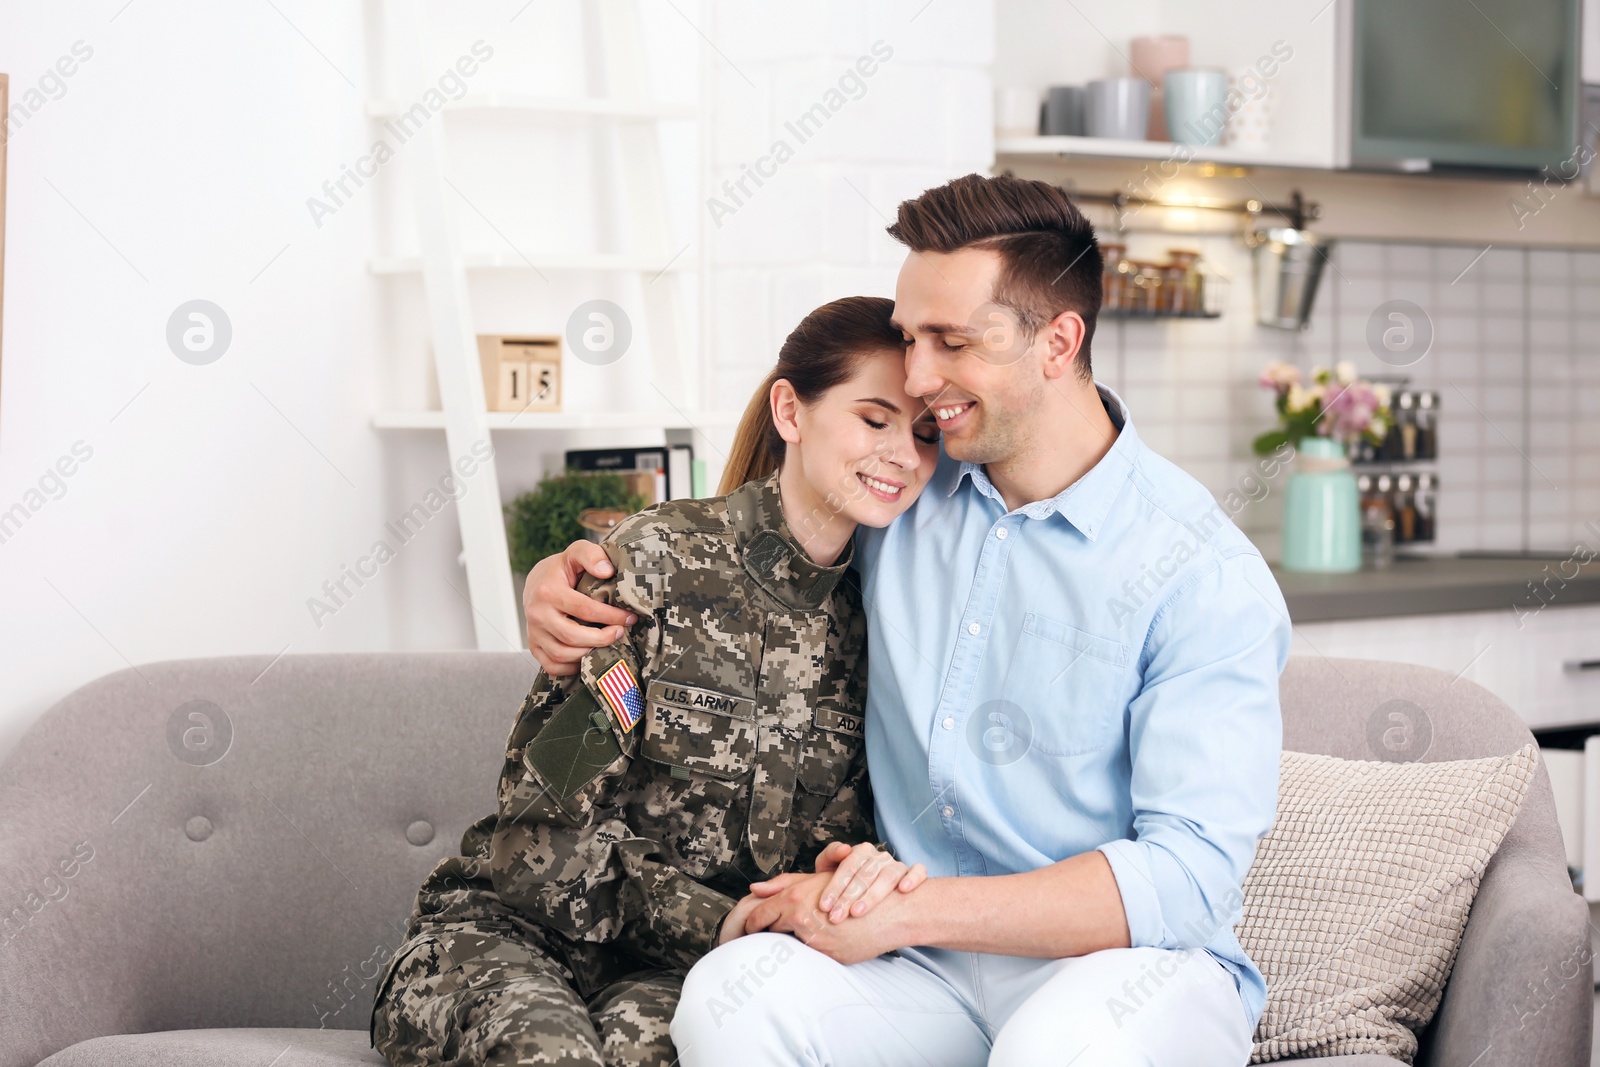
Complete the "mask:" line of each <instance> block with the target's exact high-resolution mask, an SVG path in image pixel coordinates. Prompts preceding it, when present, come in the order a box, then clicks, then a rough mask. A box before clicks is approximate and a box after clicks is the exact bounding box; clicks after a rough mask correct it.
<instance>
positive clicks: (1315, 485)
mask: <svg viewBox="0 0 1600 1067" xmlns="http://www.w3.org/2000/svg"><path fill="white" fill-rule="evenodd" d="M1296 452H1297V453H1298V457H1297V459H1296V461H1295V471H1294V473H1293V474H1291V475H1290V476H1289V484H1288V486H1287V487H1286V488H1285V489H1284V500H1283V569H1284V570H1289V571H1324V572H1337V571H1355V570H1360V569H1361V507H1360V499H1359V496H1358V494H1357V493H1356V476H1355V474H1353V473H1352V472H1351V470H1350V460H1349V458H1348V457H1347V456H1346V455H1345V450H1344V446H1343V445H1342V444H1340V443H1339V442H1338V441H1335V440H1333V439H1332V438H1328V437H1303V438H1301V439H1300V441H1299V443H1298V445H1297V447H1296Z"/></svg>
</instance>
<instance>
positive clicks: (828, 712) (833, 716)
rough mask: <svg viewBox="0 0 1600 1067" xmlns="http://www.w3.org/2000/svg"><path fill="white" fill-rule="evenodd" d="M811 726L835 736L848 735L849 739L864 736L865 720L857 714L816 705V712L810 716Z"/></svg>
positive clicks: (824, 705)
mask: <svg viewBox="0 0 1600 1067" xmlns="http://www.w3.org/2000/svg"><path fill="white" fill-rule="evenodd" d="M811 724H812V725H813V726H815V727H816V728H817V729H819V730H831V731H833V732H834V733H836V734H848V735H849V736H851V737H865V736H866V732H867V731H866V720H865V719H863V718H862V717H861V715H860V714H859V713H852V712H847V711H843V710H841V709H839V708H834V707H829V706H828V705H826V704H818V705H817V710H816V711H815V713H813V714H812V716H811Z"/></svg>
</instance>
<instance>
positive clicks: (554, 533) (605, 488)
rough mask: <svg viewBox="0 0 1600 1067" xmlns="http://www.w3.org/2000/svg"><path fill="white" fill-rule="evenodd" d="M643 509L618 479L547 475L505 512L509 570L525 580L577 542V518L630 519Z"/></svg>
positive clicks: (593, 475) (577, 474)
mask: <svg viewBox="0 0 1600 1067" xmlns="http://www.w3.org/2000/svg"><path fill="white" fill-rule="evenodd" d="M644 506H645V498H644V497H643V496H642V495H640V494H639V493H636V492H633V491H632V490H630V489H629V487H628V483H627V481H626V480H625V479H624V478H623V477H622V475H620V474H596V473H593V472H589V471H565V472H564V473H561V474H555V475H551V476H550V477H548V478H546V479H544V480H543V481H541V482H540V483H539V484H538V485H537V486H535V487H534V488H533V489H532V490H530V491H528V492H526V493H523V494H522V495H521V496H519V497H517V498H516V499H514V500H512V501H511V503H509V504H507V505H506V506H505V515H506V543H507V546H508V547H509V548H510V550H511V569H512V571H514V572H515V573H517V574H527V573H528V572H529V571H530V570H532V569H533V565H534V564H535V563H538V562H539V561H540V560H541V559H543V558H544V557H546V556H548V555H552V554H554V553H556V552H560V551H561V550H562V549H564V548H566V547H567V545H569V544H571V543H572V542H573V541H576V540H579V539H580V538H582V537H583V536H584V528H583V526H582V525H581V524H580V523H579V521H578V516H579V515H581V514H582V513H583V512H584V511H587V510H589V509H590V508H615V509H618V510H621V511H625V512H627V513H628V514H630V515H631V514H633V513H634V512H635V511H638V510H639V509H640V508H642V507H644Z"/></svg>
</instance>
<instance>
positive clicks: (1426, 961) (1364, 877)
mask: <svg viewBox="0 0 1600 1067" xmlns="http://www.w3.org/2000/svg"><path fill="white" fill-rule="evenodd" d="M1537 765H1538V752H1537V749H1536V748H1535V747H1534V746H1533V745H1531V744H1529V745H1524V746H1523V747H1522V748H1520V749H1518V750H1517V751H1516V752H1514V753H1512V754H1510V755H1508V756H1495V757H1491V758H1488V759H1472V760H1455V761H1450V762H1441V763H1389V762H1379V761H1373V760H1344V759H1338V758H1336V757H1333V756H1321V755H1312V754H1309V753H1304V752H1285V753H1284V754H1283V758H1282V764H1281V774H1282V776H1281V779H1280V785H1279V789H1278V817H1277V821H1276V823H1275V824H1274V826H1273V828H1272V831H1271V832H1270V833H1268V834H1267V836H1266V837H1264V838H1262V840H1261V843H1260V846H1259V847H1258V849H1257V851H1256V860H1255V864H1254V865H1253V866H1252V867H1251V868H1250V872H1249V874H1248V875H1247V876H1246V878H1245V883H1244V898H1245V899H1244V917H1243V919H1242V920H1241V921H1240V924H1239V926H1238V927H1237V930H1236V932H1237V934H1238V937H1239V942H1240V944H1241V945H1243V946H1244V949H1245V951H1246V952H1248V953H1249V954H1250V958H1251V959H1253V960H1254V961H1255V962H1256V964H1257V966H1259V967H1260V968H1261V972H1262V974H1263V975H1264V976H1265V977H1266V980H1267V1003H1266V1009H1265V1011H1264V1012H1263V1013H1262V1016H1261V1023H1260V1025H1259V1026H1258V1027H1257V1029H1256V1034H1255V1038H1256V1040H1255V1049H1254V1053H1253V1055H1252V1062H1255V1063H1260V1062H1264V1061H1267V1060H1275V1059H1282V1058H1284V1057H1288V1056H1295V1055H1305V1054H1310V1055H1320V1056H1334V1055H1347V1054H1354V1053H1376V1054H1381V1055H1385V1056H1392V1057H1394V1058H1396V1059H1399V1060H1402V1061H1404V1062H1406V1063H1410V1062H1411V1061H1412V1058H1413V1057H1414V1056H1415V1054H1416V1051H1417V1033H1418V1032H1420V1031H1421V1030H1422V1028H1423V1027H1425V1026H1426V1025H1427V1024H1428V1022H1429V1020H1430V1019H1432V1018H1433V1014H1434V1012H1435V1010H1437V1008H1438V1006H1439V998H1440V995H1441V993H1442V992H1443V990H1444V984H1445V980H1446V979H1447V978H1448V977H1449V975H1450V968H1451V966H1452V964H1453V963H1454V961H1455V957H1456V949H1457V947H1458V946H1459V944H1460V941H1461V932H1462V930H1463V929H1464V928H1465V927H1466V923H1467V914H1468V912H1469V910H1470V909H1471V907H1472V898H1473V895H1474V894H1475V893H1476V892H1477V889H1478V882H1479V880H1480V879H1481V878H1482V877H1483V871H1484V868H1485V867H1486V866H1488V863H1489V859H1490V857H1491V856H1493V855H1494V852H1495V849H1496V848H1498V847H1499V845H1500V839H1501V838H1502V837H1503V836H1504V835H1505V833H1506V830H1507V829H1509V828H1510V826H1511V823H1512V821H1513V820H1514V819H1515V818H1516V814H1517V808H1518V806H1519V805H1520V804H1521V803H1522V798H1523V795H1524V794H1525V793H1526V791H1527V789H1528V785H1529V783H1530V782H1531V781H1532V780H1533V775H1534V770H1535V768H1536V767H1537Z"/></svg>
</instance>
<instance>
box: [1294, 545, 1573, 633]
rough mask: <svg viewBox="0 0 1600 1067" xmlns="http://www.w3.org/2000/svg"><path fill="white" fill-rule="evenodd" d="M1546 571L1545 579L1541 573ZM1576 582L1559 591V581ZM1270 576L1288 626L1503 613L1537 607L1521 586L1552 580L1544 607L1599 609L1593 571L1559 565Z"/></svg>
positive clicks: (1486, 564) (1468, 564)
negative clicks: (1455, 613) (1285, 607)
mask: <svg viewBox="0 0 1600 1067" xmlns="http://www.w3.org/2000/svg"><path fill="white" fill-rule="evenodd" d="M1546 567H1548V568H1549V571H1548V573H1547V572H1546V570H1545V568H1546ZM1573 570H1577V572H1578V573H1577V576H1576V577H1574V578H1571V579H1568V580H1567V584H1566V587H1565V588H1561V587H1560V585H1559V580H1560V576H1561V575H1562V574H1563V573H1571V572H1572V571H1573ZM1272 575H1273V577H1274V578H1276V579H1277V580H1278V588H1279V589H1281V590H1283V599H1284V600H1285V601H1287V602H1288V605H1289V618H1290V619H1292V620H1293V621H1294V622H1295V623H1303V622H1329V621H1332V620H1335V619H1371V618H1379V617H1383V616H1389V615H1433V614H1437V613H1439V612H1446V611H1493V610H1496V609H1501V608H1503V609H1505V610H1507V611H1510V610H1511V608H1512V605H1514V604H1523V605H1526V606H1527V607H1528V608H1530V609H1531V608H1535V607H1537V606H1538V601H1536V600H1534V599H1533V593H1532V592H1531V591H1530V590H1529V589H1528V583H1529V582H1532V581H1537V580H1542V579H1544V578H1546V577H1549V578H1551V586H1550V588H1551V589H1552V591H1553V592H1552V593H1551V594H1546V595H1545V596H1546V601H1547V603H1548V604H1549V605H1550V606H1551V607H1562V606H1567V605H1573V604H1596V603H1600V566H1583V567H1579V566H1578V563H1577V562H1576V561H1573V562H1566V563H1565V564H1563V560H1562V559H1559V558H1525V557H1522V558H1516V557H1513V558H1485V557H1475V558H1474V557H1466V558H1463V557H1460V556H1430V557H1421V556H1409V557H1407V556H1400V557H1397V558H1396V559H1395V561H1394V563H1393V564H1392V565H1390V566H1389V567H1386V568H1384V569H1382V570H1359V571H1352V572H1350V573H1346V574H1313V573H1309V572H1305V571H1286V570H1284V569H1283V568H1282V567H1280V566H1278V565H1277V564H1275V563H1274V564H1273V565H1272Z"/></svg>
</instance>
